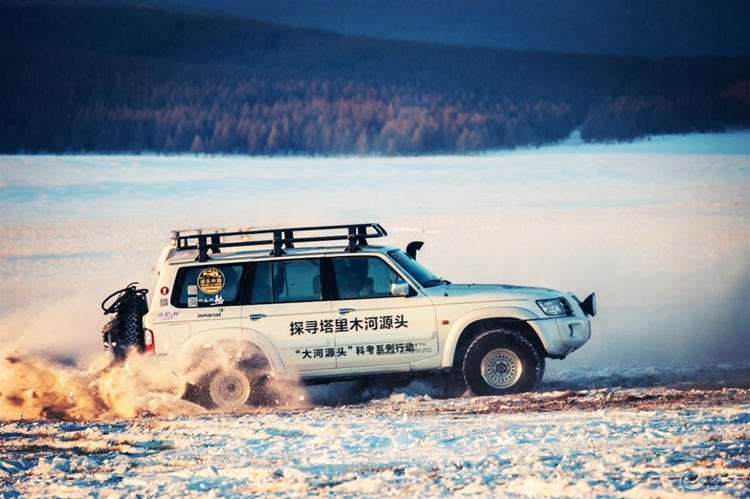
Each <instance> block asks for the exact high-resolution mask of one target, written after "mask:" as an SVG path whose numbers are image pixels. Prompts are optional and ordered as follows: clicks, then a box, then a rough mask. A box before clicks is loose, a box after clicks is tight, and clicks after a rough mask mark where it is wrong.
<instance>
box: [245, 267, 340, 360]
mask: <svg viewBox="0 0 750 499" xmlns="http://www.w3.org/2000/svg"><path fill="white" fill-rule="evenodd" d="M320 264H321V260H320V259H319V258H298V259H273V260H266V261H259V262H256V263H255V265H254V279H253V282H252V283H250V284H249V286H251V288H252V290H251V292H250V297H249V299H248V300H247V302H248V304H247V305H245V306H244V307H243V318H242V327H243V329H246V330H248V331H251V332H256V333H258V334H260V335H262V336H263V337H265V338H266V339H267V340H268V343H269V344H272V345H274V347H275V348H276V352H277V353H278V355H279V357H280V359H281V362H282V364H283V367H284V368H285V369H286V370H288V371H293V372H299V373H306V372H315V371H321V370H322V371H324V370H329V369H334V368H335V366H336V357H335V355H336V354H335V344H334V334H333V321H332V318H331V302H330V301H328V300H323V296H322V294H321V289H320Z"/></svg>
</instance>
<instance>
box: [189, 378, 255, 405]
mask: <svg viewBox="0 0 750 499" xmlns="http://www.w3.org/2000/svg"><path fill="white" fill-rule="evenodd" d="M201 384H202V385H203V392H204V393H203V394H202V395H203V396H202V399H203V400H201V402H202V403H203V404H202V405H206V406H210V407H211V408H216V409H220V410H222V411H231V410H234V409H239V408H240V407H242V406H243V405H245V404H246V403H247V401H248V400H249V399H250V395H251V394H252V387H251V386H250V380H249V379H248V377H247V375H246V374H245V373H244V372H242V371H240V370H239V369H223V368H222V369H217V370H215V371H213V372H211V373H209V374H208V375H207V376H206V377H205V378H204V380H203V381H202V383H201Z"/></svg>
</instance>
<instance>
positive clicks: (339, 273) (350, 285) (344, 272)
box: [333, 256, 398, 300]
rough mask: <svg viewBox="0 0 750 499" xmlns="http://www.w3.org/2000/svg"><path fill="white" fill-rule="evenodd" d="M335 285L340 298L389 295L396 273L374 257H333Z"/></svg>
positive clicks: (349, 298)
mask: <svg viewBox="0 0 750 499" xmlns="http://www.w3.org/2000/svg"><path fill="white" fill-rule="evenodd" d="M333 271H334V273H335V275H336V287H337V289H338V296H339V299H341V300H351V299H357V298H382V297H386V296H387V297H390V296H391V284H392V283H394V282H396V280H397V279H398V274H396V272H395V271H394V270H393V269H392V268H391V267H390V266H389V265H388V264H387V263H385V262H384V261H383V260H381V259H380V258H376V257H370V256H360V257H354V256H352V257H341V258H333Z"/></svg>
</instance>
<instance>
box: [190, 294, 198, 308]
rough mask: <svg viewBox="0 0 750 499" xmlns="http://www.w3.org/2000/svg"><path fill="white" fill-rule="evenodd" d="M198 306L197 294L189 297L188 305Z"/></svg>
mask: <svg viewBox="0 0 750 499" xmlns="http://www.w3.org/2000/svg"><path fill="white" fill-rule="evenodd" d="M197 306H198V297H197V296H191V297H189V298H188V307H197Z"/></svg>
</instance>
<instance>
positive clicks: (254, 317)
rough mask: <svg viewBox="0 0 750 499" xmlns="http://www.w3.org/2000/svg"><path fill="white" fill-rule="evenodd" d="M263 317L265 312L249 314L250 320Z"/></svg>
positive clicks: (257, 319)
mask: <svg viewBox="0 0 750 499" xmlns="http://www.w3.org/2000/svg"><path fill="white" fill-rule="evenodd" d="M265 318H266V314H250V320H251V321H259V320H261V319H265Z"/></svg>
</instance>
